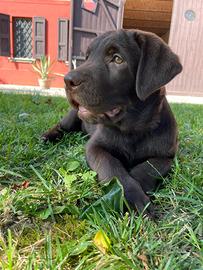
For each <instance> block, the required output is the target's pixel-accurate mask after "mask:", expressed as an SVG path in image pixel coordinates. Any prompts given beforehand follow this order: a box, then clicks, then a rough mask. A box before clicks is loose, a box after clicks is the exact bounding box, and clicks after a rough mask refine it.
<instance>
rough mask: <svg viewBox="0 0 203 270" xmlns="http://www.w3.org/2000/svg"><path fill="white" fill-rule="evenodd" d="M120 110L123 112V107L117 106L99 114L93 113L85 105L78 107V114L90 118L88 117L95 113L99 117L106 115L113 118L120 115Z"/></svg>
mask: <svg viewBox="0 0 203 270" xmlns="http://www.w3.org/2000/svg"><path fill="white" fill-rule="evenodd" d="M120 112H121V107H115V108H113V109H112V110H108V111H106V112H104V113H98V114H95V113H92V112H91V111H89V110H88V109H86V108H85V107H83V106H79V107H78V115H79V117H81V118H88V117H90V116H93V115H95V116H97V117H103V116H106V117H108V118H113V117H116V116H118V115H119V114H120Z"/></svg>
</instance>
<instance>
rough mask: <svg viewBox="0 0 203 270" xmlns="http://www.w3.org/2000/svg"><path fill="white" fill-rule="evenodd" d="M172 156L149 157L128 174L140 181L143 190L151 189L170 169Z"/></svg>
mask: <svg viewBox="0 0 203 270" xmlns="http://www.w3.org/2000/svg"><path fill="white" fill-rule="evenodd" d="M172 162H173V159H172V158H167V157H166V158H163V157H162V158H158V157H157V158H149V159H148V160H147V161H145V162H143V163H140V164H138V165H137V166H135V167H134V168H132V169H131V171H130V175H131V176H132V177H133V178H134V179H135V180H136V181H137V182H139V183H140V185H141V187H142V189H143V190H144V192H149V191H153V190H155V189H156V188H157V186H158V185H159V183H161V180H160V178H161V177H163V176H166V175H167V174H168V172H169V171H170V169H171V164H172Z"/></svg>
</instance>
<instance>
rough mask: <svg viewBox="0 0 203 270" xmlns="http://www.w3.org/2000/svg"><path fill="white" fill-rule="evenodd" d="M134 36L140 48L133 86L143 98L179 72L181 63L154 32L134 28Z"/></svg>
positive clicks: (140, 97)
mask: <svg viewBox="0 0 203 270" xmlns="http://www.w3.org/2000/svg"><path fill="white" fill-rule="evenodd" d="M134 38H135V40H136V42H137V44H138V46H139V48H140V59H139V63H138V67H137V74H136V86H135V88H136V93H137V96H138V97H139V99H141V100H145V99H146V98H147V97H148V96H150V95H151V94H152V93H153V92H155V91H156V90H158V89H159V88H160V87H161V86H163V85H165V84H167V83H168V82H169V81H170V80H172V79H173V78H174V77H175V76H176V75H177V74H178V73H180V72H181V70H182V65H181V64H180V61H179V58H178V56H177V55H176V54H175V53H173V52H172V50H171V49H170V48H169V46H168V45H167V44H165V43H164V42H163V41H162V40H161V39H160V38H159V37H158V36H156V35H155V34H152V33H147V32H143V31H137V30H136V31H134Z"/></svg>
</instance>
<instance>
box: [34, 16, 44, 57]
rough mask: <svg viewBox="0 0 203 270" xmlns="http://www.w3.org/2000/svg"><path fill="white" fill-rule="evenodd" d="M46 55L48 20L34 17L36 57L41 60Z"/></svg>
mask: <svg viewBox="0 0 203 270" xmlns="http://www.w3.org/2000/svg"><path fill="white" fill-rule="evenodd" d="M45 54H46V19H45V18H43V17H34V57H35V58H41V57H42V56H43V55H45Z"/></svg>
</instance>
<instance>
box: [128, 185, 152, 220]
mask: <svg viewBox="0 0 203 270" xmlns="http://www.w3.org/2000/svg"><path fill="white" fill-rule="evenodd" d="M124 193H125V198H126V200H127V202H128V203H129V205H130V206H131V207H132V208H136V209H137V211H138V212H139V213H143V214H146V215H147V216H148V217H149V218H150V219H153V220H154V219H155V211H154V207H153V205H152V203H151V201H150V198H149V197H148V196H147V195H146V194H145V192H144V191H143V190H142V188H141V186H140V184H139V183H138V182H136V181H134V182H133V183H132V182H131V184H130V185H128V186H127V188H124Z"/></svg>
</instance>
